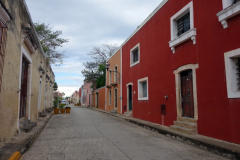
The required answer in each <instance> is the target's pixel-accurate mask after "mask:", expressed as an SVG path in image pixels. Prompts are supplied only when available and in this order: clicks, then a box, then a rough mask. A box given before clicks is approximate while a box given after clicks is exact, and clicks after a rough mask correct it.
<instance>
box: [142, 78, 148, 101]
mask: <svg viewBox="0 0 240 160" xmlns="http://www.w3.org/2000/svg"><path fill="white" fill-rule="evenodd" d="M142 91H143V97H147V81H144V82H142Z"/></svg>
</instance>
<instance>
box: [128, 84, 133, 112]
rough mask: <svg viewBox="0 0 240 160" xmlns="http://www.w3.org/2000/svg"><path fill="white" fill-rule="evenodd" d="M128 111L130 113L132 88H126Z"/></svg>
mask: <svg viewBox="0 0 240 160" xmlns="http://www.w3.org/2000/svg"><path fill="white" fill-rule="evenodd" d="M128 110H129V111H132V86H131V85H129V86H128Z"/></svg>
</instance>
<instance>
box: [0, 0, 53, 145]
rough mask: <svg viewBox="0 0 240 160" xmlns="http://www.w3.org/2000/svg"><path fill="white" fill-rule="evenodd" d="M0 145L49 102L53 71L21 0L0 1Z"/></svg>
mask: <svg viewBox="0 0 240 160" xmlns="http://www.w3.org/2000/svg"><path fill="white" fill-rule="evenodd" d="M0 33H1V34H0V39H1V41H0V47H1V51H0V117H1V125H0V146H1V145H2V144H3V143H4V142H6V141H7V140H8V139H10V138H11V137H12V136H13V135H14V134H16V133H19V132H21V130H20V128H21V122H24V121H26V120H30V121H35V120H36V118H37V117H38V115H39V112H42V111H44V110H45V109H46V108H49V107H52V105H53V82H54V81H55V78H54V73H53V71H52V69H51V67H50V66H49V64H48V62H47V57H46V56H45V54H44V52H43V49H42V47H41V45H40V43H39V40H38V38H37V34H36V31H35V29H34V25H33V22H32V19H31V16H30V13H29V11H28V9H27V6H26V3H25V1H24V0H16V1H9V0H1V1H0Z"/></svg>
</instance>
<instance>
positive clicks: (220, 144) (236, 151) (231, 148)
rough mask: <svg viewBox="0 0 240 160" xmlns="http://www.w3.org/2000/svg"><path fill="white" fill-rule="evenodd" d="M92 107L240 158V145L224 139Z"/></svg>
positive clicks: (172, 136) (181, 139)
mask: <svg viewBox="0 0 240 160" xmlns="http://www.w3.org/2000/svg"><path fill="white" fill-rule="evenodd" d="M90 109H92V110H96V111H99V112H102V113H105V114H109V115H111V116H114V117H118V118H122V119H124V120H125V121H127V122H130V123H133V124H136V125H138V126H141V127H144V128H146V129H149V130H152V131H154V132H157V133H160V134H163V135H166V136H167V137H170V138H173V139H175V140H179V141H181V142H184V143H186V144H190V145H192V146H195V147H198V148H202V149H204V150H207V151H210V152H212V153H215V154H218V155H221V156H224V157H227V158H231V159H236V160H240V145H237V144H234V143H230V142H226V141H222V140H217V139H214V138H210V137H205V136H201V135H186V134H182V133H179V132H176V131H172V130H170V129H169V127H166V126H161V125H158V124H155V123H151V122H148V121H143V120H140V119H136V118H130V117H125V116H123V115H119V114H112V113H110V112H108V111H104V110H100V109H97V108H94V107H90Z"/></svg>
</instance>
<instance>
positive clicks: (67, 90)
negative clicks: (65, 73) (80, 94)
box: [58, 87, 80, 97]
mask: <svg viewBox="0 0 240 160" xmlns="http://www.w3.org/2000/svg"><path fill="white" fill-rule="evenodd" d="M79 88H80V87H58V91H60V92H64V93H65V97H70V96H71V95H72V94H73V92H74V91H79Z"/></svg>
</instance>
